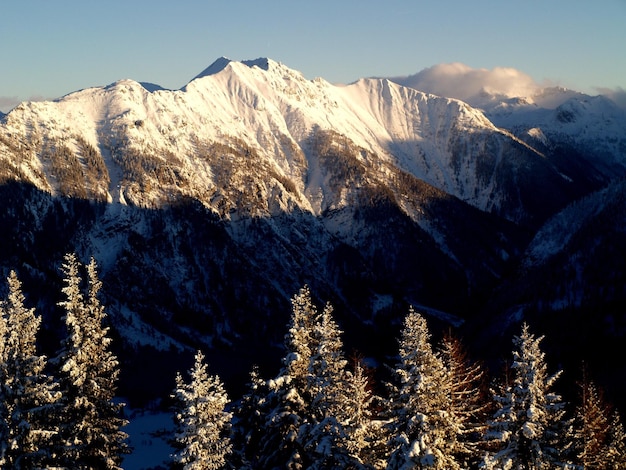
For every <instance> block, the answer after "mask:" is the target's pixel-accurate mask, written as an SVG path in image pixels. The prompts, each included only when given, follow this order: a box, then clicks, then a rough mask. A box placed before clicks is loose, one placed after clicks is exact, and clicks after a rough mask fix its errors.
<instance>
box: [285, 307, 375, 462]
mask: <svg viewBox="0 0 626 470" xmlns="http://www.w3.org/2000/svg"><path fill="white" fill-rule="evenodd" d="M332 312H333V308H332V307H331V306H330V304H327V305H326V307H325V308H324V310H323V311H322V313H321V315H320V316H319V318H318V321H317V322H316V323H315V325H314V327H313V337H314V338H315V340H314V349H313V351H312V354H311V357H310V360H309V372H308V385H307V386H308V390H309V393H310V395H311V404H310V409H309V410H308V412H307V417H308V420H307V422H306V423H305V424H304V425H303V426H301V427H300V429H299V432H298V436H297V440H298V441H299V442H300V443H301V445H302V447H303V449H304V451H305V452H306V454H307V458H306V460H307V461H308V462H309V464H308V467H309V468H311V469H325V468H361V467H363V464H362V462H361V461H360V460H359V458H358V457H357V456H355V455H353V454H352V453H351V452H350V449H349V446H348V442H349V435H348V434H347V432H346V431H347V430H346V427H345V425H346V421H347V419H348V416H347V414H346V411H347V410H346V408H345V407H346V405H347V404H348V396H347V393H348V390H347V388H346V385H347V384H346V379H347V375H346V364H347V361H346V360H345V358H344V353H343V342H342V340H341V331H340V329H339V327H338V325H337V323H336V322H335V321H334V319H333V316H332Z"/></svg>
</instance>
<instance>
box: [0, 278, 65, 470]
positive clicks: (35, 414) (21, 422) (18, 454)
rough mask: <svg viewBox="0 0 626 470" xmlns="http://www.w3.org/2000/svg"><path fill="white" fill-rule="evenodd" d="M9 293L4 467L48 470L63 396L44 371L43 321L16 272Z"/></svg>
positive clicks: (1, 367) (2, 391) (0, 368)
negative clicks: (28, 300)
mask: <svg viewBox="0 0 626 470" xmlns="http://www.w3.org/2000/svg"><path fill="white" fill-rule="evenodd" d="M7 281H8V284H9V294H8V297H7V299H6V300H5V301H3V302H2V303H1V304H0V313H1V317H2V319H1V320H0V335H1V337H2V338H1V340H0V341H1V342H2V345H1V346H0V354H1V358H2V359H1V363H0V376H1V378H2V382H1V384H0V401H1V403H2V431H1V436H0V437H1V439H2V442H0V466H1V468H7V469H8V468H11V469H26V468H43V467H46V466H49V465H53V464H54V463H55V457H56V456H55V455H54V454H55V438H56V435H57V429H56V424H55V421H54V419H53V416H54V407H55V403H56V402H57V400H58V399H59V395H60V393H59V392H58V390H57V387H56V383H54V382H53V381H52V379H51V378H50V377H49V376H48V375H47V374H46V373H45V372H44V370H45V368H46V362H47V361H46V358H45V356H42V355H39V354H37V350H36V349H37V348H36V340H37V334H38V332H39V328H40V325H41V317H38V316H36V315H35V309H34V308H26V307H25V306H24V300H25V298H24V295H23V293H22V289H21V283H20V281H19V280H18V278H17V275H16V273H15V272H14V271H11V273H10V275H9V277H8V279H7Z"/></svg>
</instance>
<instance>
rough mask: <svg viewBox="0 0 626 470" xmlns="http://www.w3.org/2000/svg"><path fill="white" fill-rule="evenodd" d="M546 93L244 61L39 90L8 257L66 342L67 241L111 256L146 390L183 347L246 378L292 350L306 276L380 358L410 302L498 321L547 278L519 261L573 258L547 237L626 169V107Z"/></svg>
mask: <svg viewBox="0 0 626 470" xmlns="http://www.w3.org/2000/svg"><path fill="white" fill-rule="evenodd" d="M540 105H541V103H539V104H537V103H535V104H533V105H532V106H533V107H532V109H530V108H529V107H528V106H526V105H524V106H521V105H520V106H509V107H508V108H506V112H504V111H503V109H505V107H504V105H503V104H502V102H500V104H499V105H498V106H495V105H494V106H491V107H489V108H487V107H484V109H482V110H481V109H478V108H476V107H472V106H471V105H470V104H468V103H466V102H463V101H460V100H457V99H452V98H446V97H442V96H437V95H433V94H428V93H425V92H422V91H419V90H416V89H414V88H410V87H406V86H402V85H399V84H397V83H394V82H392V81H390V80H387V79H362V80H359V81H357V82H355V83H353V84H350V85H346V86H336V85H332V84H330V83H328V82H326V81H325V80H323V79H321V78H317V79H314V80H307V79H305V78H304V77H303V76H302V74H300V73H299V72H297V71H295V70H292V69H289V68H288V67H286V66H285V65H283V64H280V63H277V62H274V61H272V60H270V59H257V60H253V61H245V62H234V61H230V60H228V59H225V58H220V59H218V60H217V61H216V62H215V63H214V64H212V65H211V66H209V67H208V68H207V69H205V70H204V71H203V72H201V73H200V74H199V75H198V76H197V77H195V78H194V79H192V80H191V81H190V82H189V83H188V84H187V85H186V86H185V87H184V88H182V89H180V90H165V89H161V88H160V87H158V86H155V85H148V84H142V83H139V82H135V81H132V80H121V81H118V82H115V83H113V84H111V85H109V86H106V87H100V88H90V89H85V90H81V91H77V92H75V93H71V94H69V95H67V96H64V97H62V98H60V99H58V100H56V101H49V102H29V103H22V104H20V105H19V106H17V107H16V108H14V109H13V110H12V111H11V112H10V113H8V114H7V115H5V116H4V117H0V119H1V121H0V182H2V186H0V191H1V192H2V201H3V204H2V208H1V210H0V227H1V228H0V267H1V272H2V273H4V274H5V275H6V274H7V273H8V271H9V270H10V269H16V270H17V271H18V274H19V275H20V276H21V277H22V278H23V280H24V285H25V289H24V290H25V292H26V293H27V294H28V295H29V300H31V302H32V303H33V304H37V305H38V307H39V308H40V309H41V311H42V313H43V314H44V316H45V318H46V320H47V325H48V328H49V331H50V332H51V334H52V336H51V337H50V339H49V342H50V344H54V341H53V339H52V337H53V336H54V333H55V331H57V329H58V328H59V320H58V312H57V307H56V302H58V299H57V298H56V297H55V296H56V295H58V294H57V293H58V291H59V290H58V289H57V288H56V287H57V286H58V285H59V283H60V273H59V270H58V266H59V264H60V263H61V260H62V258H63V254H64V253H66V252H69V251H75V252H77V253H78V255H79V258H81V259H83V260H87V259H88V258H89V257H90V256H94V257H95V259H96V260H97V262H98V264H99V266H100V268H101V274H102V278H103V283H104V288H103V290H104V292H103V293H104V298H103V302H104V304H105V305H108V311H109V315H110V320H111V323H112V325H113V326H114V330H115V332H116V334H117V335H118V340H119V341H118V347H119V349H120V354H121V357H122V360H123V363H124V367H125V371H126V373H125V375H124V377H123V380H124V387H123V392H124V393H131V391H132V393H133V394H134V397H133V398H134V399H136V400H142V399H147V398H149V397H153V396H155V395H159V394H161V395H162V394H163V393H167V391H168V387H170V385H171V384H170V383H167V382H164V383H159V384H155V383H154V381H150V380H149V379H150V377H152V374H154V373H156V370H155V368H157V369H158V372H159V373H160V374H161V375H164V376H167V374H168V373H169V377H173V373H170V372H172V371H173V370H175V369H180V364H179V363H178V360H177V357H176V356H175V355H174V356H173V357H172V355H171V354H169V353H170V351H172V350H185V349H192V348H198V347H201V348H203V349H206V350H207V353H208V354H207V355H208V357H209V361H210V362H214V363H216V366H217V368H218V369H219V370H218V372H220V373H221V374H222V375H223V376H224V377H225V380H226V381H227V382H229V381H230V382H231V383H239V382H241V380H242V378H243V377H245V376H246V374H247V372H248V370H249V366H250V364H251V363H252V362H253V361H257V362H261V363H262V365H265V364H275V363H276V362H275V359H276V358H277V357H279V355H280V352H281V351H280V344H281V341H282V335H283V332H284V325H285V322H286V319H287V316H288V312H289V299H290V297H291V296H292V295H293V294H294V293H295V292H297V290H298V289H299V288H300V287H301V286H303V285H304V284H308V285H310V286H311V289H312V291H313V292H314V294H315V296H316V297H317V298H320V299H324V300H329V301H330V302H331V303H332V304H333V305H334V306H335V308H336V311H337V315H338V319H339V321H340V322H341V323H342V324H343V325H346V327H345V328H344V329H345V330H346V331H347V334H348V338H347V343H348V344H349V345H350V346H351V347H354V348H358V349H360V350H362V351H363V352H364V353H365V354H368V355H371V356H373V357H377V358H382V357H384V355H385V354H387V353H388V352H389V351H390V350H392V349H393V347H395V335H396V334H397V330H398V326H399V321H400V320H401V319H402V318H403V316H404V315H405V313H406V309H407V306H408V304H412V305H415V306H419V307H420V308H422V309H424V310H425V311H427V312H429V313H430V315H431V316H432V317H433V319H434V320H435V322H436V323H437V324H438V326H439V327H440V328H443V327H447V326H448V325H450V324H452V325H454V326H455V327H459V328H461V331H474V329H475V328H476V327H477V325H482V324H483V322H484V321H486V320H485V319H489V321H490V322H492V326H493V327H494V328H495V329H496V330H497V329H498V328H499V326H498V325H501V324H502V323H501V321H502V319H501V318H500V317H499V314H497V313H494V312H495V310H498V312H499V313H502V312H508V311H510V309H511V308H512V307H513V306H514V305H517V300H516V295H512V294H511V295H509V294H507V293H508V292H514V293H517V292H518V287H517V286H518V284H517V282H518V281H519V282H521V284H519V285H520V286H521V285H524V286H525V285H528V283H529V282H530V281H528V280H526V278H524V277H523V274H520V272H521V273H523V272H527V269H528V267H527V265H526V264H520V262H522V261H523V263H531V264H532V265H533V266H534V267H535V268H536V269H537V270H538V272H541V273H546V272H548V270H552V269H553V268H551V267H547V266H548V265H547V264H546V263H544V262H541V263H540V262H539V261H537V260H536V259H535V258H533V257H532V253H533V251H532V250H533V248H532V247H533V246H537V245H536V244H537V243H538V242H537V240H540V239H541V238H536V239H535V242H534V243H535V245H531V247H530V248H528V244H529V242H530V241H531V239H532V238H533V237H534V236H537V237H541V236H542V235H541V234H542V233H544V234H545V233H548V232H545V230H547V229H543V230H544V231H543V232H541V231H540V230H541V227H542V226H543V224H544V223H545V222H546V221H547V220H549V219H550V218H551V217H555V216H556V214H558V213H559V212H560V211H561V210H562V209H564V208H566V207H567V206H568V205H569V204H571V203H574V202H575V201H577V200H579V199H580V198H581V197H584V196H588V195H590V194H592V193H595V192H596V191H601V190H602V188H603V187H604V186H605V185H606V184H608V183H610V182H611V181H612V180H614V179H616V178H618V177H620V176H623V175H624V173H625V168H626V144H625V141H624V138H623V137H618V136H617V134H616V131H615V129H617V128H619V126H620V125H622V124H623V123H624V122H626V119H624V117H623V113H622V114H620V111H619V110H617V109H615V108H612V107H611V106H610V104H607V102H605V101H601V100H595V101H594V100H591V101H590V100H589V99H588V98H587V97H584V96H578V95H574V96H570V95H567V100H566V101H564V102H563V103H561V104H560V105H558V106H557V107H555V108H554V110H553V111H550V109H549V108H542V107H541V106H540ZM529 106H530V105H529ZM569 116H572V117H571V119H570V117H569ZM609 121H610V125H608V124H607V122H609ZM574 124H575V125H576V126H578V127H576V128H575V129H574V128H573V127H572V126H573V125H574ZM622 128H624V127H622ZM593 142H595V143H596V144H597V143H598V142H600V143H602V145H595V144H593V145H592V143H593ZM588 197H591V196H588ZM585 207H587V206H585ZM589 207H591V206H589ZM581 210H583V209H581ZM552 223H553V222H552ZM565 232H566V230H563V229H562V230H556V231H552V232H549V233H550V236H551V237H552V241H550V242H547V241H546V242H545V243H551V244H552V245H551V246H557V247H558V246H560V245H559V244H560V243H562V241H561V240H560V238H559V237H565V236H566V234H565ZM543 236H544V237H545V236H547V235H543ZM581 236H583V235H581ZM584 236H588V237H591V238H589V240H590V241H589V243H593V242H592V240H593V237H595V236H596V235H594V234H589V235H584ZM528 250H530V251H528ZM524 253H529V254H527V255H524ZM533 260H534V261H533ZM519 266H521V268H520V269H521V271H520V269H518V267H519ZM535 268H533V269H535ZM594 269H599V268H594ZM615 269H616V270H619V269H620V268H619V267H617V266H616V267H615ZM525 270H526V271H525ZM616 276H617V277H618V278H619V276H621V271H620V273H617V274H616ZM532 279H542V277H541V275H539V274H536V273H535V274H533V276H532ZM531 288H533V289H534V287H531ZM494 292H495V293H496V295H495V296H494ZM561 305H562V304H559V303H558V302H552V303H551V307H550V309H551V310H555V309H556V310H558V309H559V308H560V306H561ZM494 306H497V309H496V308H495V307H494ZM594 306H595V307H596V308H602V305H601V302H600V305H599V306H597V305H595V304H594ZM574 307H575V308H586V304H584V305H583V304H582V303H579V304H576V305H574ZM521 318H522V317H520V318H517V319H516V321H519V320H521ZM347 325H350V328H348V327H347ZM546 325H547V324H546ZM547 327H548V325H547V326H546V328H547ZM620 334H621V333H620ZM590 340H591V339H590Z"/></svg>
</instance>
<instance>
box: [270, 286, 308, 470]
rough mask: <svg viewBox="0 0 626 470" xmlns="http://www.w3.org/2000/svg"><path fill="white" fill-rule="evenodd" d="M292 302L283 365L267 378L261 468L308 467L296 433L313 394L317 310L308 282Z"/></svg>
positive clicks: (306, 412) (306, 414)
mask: <svg viewBox="0 0 626 470" xmlns="http://www.w3.org/2000/svg"><path fill="white" fill-rule="evenodd" d="M291 303H292V313H291V317H290V321H289V329H288V332H287V334H286V336H285V349H286V355H285V357H284V359H283V367H282V369H281V371H280V372H279V374H278V376H277V377H276V378H275V379H272V380H269V381H268V389H269V392H268V396H267V407H268V408H267V409H268V413H267V417H266V421H265V426H264V430H265V433H264V436H263V438H262V440H261V455H260V459H259V460H260V462H259V464H260V468H263V469H273V468H279V469H295V468H307V466H308V465H309V464H310V462H308V461H306V458H307V455H306V451H305V449H304V448H303V446H302V444H301V442H300V441H299V440H298V433H299V430H300V427H301V426H303V425H305V424H307V423H310V422H311V416H310V410H311V402H312V399H313V397H312V394H311V391H310V389H309V378H308V376H309V365H310V363H311V357H312V354H313V351H314V350H316V349H317V339H316V338H315V336H314V328H315V324H316V323H317V321H318V319H319V313H318V311H317V309H316V308H315V306H314V305H313V301H312V300H311V292H310V290H309V288H308V287H307V286H305V287H303V288H302V289H300V291H299V292H298V294H297V295H295V296H294V297H293V299H292V302H291Z"/></svg>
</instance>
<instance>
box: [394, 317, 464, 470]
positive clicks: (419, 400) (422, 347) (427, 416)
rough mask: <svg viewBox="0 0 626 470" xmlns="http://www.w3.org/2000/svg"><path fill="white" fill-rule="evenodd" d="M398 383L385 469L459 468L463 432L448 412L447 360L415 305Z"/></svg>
mask: <svg viewBox="0 0 626 470" xmlns="http://www.w3.org/2000/svg"><path fill="white" fill-rule="evenodd" d="M399 352H400V354H399V355H400V362H399V363H398V364H397V366H396V369H395V375H396V376H397V382H398V385H397V386H395V387H393V389H392V391H391V394H390V403H389V407H390V409H391V417H390V418H391V419H390V421H389V425H388V428H389V432H390V435H391V439H390V442H389V447H390V451H391V455H390V457H389V461H388V465H387V468H389V469H404V468H417V469H424V468H436V469H446V470H452V469H457V468H460V467H459V464H458V463H457V462H456V460H455V459H454V455H453V453H454V450H455V449H456V447H457V444H456V436H458V435H459V433H460V431H459V429H458V428H457V424H456V423H455V422H454V416H452V414H451V413H450V411H449V410H450V408H451V404H450V391H449V390H448V389H447V385H448V381H447V373H446V370H445V368H444V365H443V362H442V361H441V359H440V358H439V357H437V355H436V354H434V352H433V351H432V347H431V344H430V333H429V331H428V327H427V325H426V320H425V319H424V318H423V317H422V316H421V315H420V314H419V313H417V312H416V311H415V310H414V309H413V308H412V307H411V308H410V310H409V314H408V315H407V316H406V318H405V321H404V328H403V330H402V334H401V339H400V351H399Z"/></svg>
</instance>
